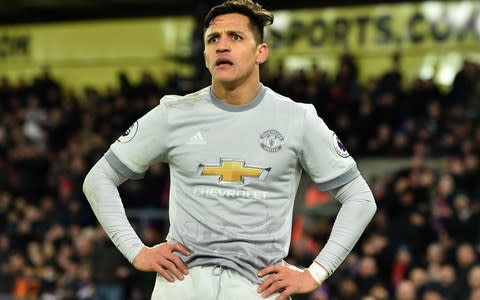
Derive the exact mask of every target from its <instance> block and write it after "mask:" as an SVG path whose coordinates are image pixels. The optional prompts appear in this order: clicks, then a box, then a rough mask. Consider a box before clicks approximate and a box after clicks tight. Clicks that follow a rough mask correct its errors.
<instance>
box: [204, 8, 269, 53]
mask: <svg viewBox="0 0 480 300" xmlns="http://www.w3.org/2000/svg"><path fill="white" fill-rule="evenodd" d="M231 13H237V14H241V15H244V16H247V17H248V19H249V20H250V24H249V26H250V28H251V29H252V31H253V35H254V36H255V40H256V41H257V44H260V43H262V42H263V28H264V27H265V26H267V25H270V24H272V23H273V13H272V12H270V11H268V10H266V9H264V8H262V6H261V5H260V4H258V3H256V2H254V1H252V0H227V1H225V2H223V3H222V4H219V5H217V6H214V7H213V8H212V9H210V11H209V12H208V14H207V16H206V17H205V19H204V21H203V33H204V34H205V31H206V30H207V28H208V27H209V26H210V24H211V22H212V20H213V19H215V17H217V16H220V15H225V14H231Z"/></svg>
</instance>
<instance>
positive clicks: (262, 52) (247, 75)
mask: <svg viewBox="0 0 480 300" xmlns="http://www.w3.org/2000/svg"><path fill="white" fill-rule="evenodd" d="M204 44H205V50H204V56H205V64H206V66H207V68H208V70H209V71H210V74H211V75H212V80H213V82H218V83H221V84H225V85H228V84H233V85H235V84H239V83H243V82H245V81H248V80H258V65H259V64H260V63H262V62H263V61H265V59H266V57H267V46H266V44H259V45H257V44H256V42H255V37H254V34H253V32H252V30H251V29H250V27H249V19H248V17H246V16H244V15H241V14H237V13H233V14H225V15H220V16H217V17H215V18H214V19H213V20H212V22H211V23H210V26H209V27H208V28H207V30H206V31H205V35H204Z"/></svg>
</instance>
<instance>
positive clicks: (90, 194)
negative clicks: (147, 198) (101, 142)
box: [83, 157, 144, 262]
mask: <svg viewBox="0 0 480 300" xmlns="http://www.w3.org/2000/svg"><path fill="white" fill-rule="evenodd" d="M125 181H126V178H125V177H123V176H122V175H120V174H119V173H118V172H116V171H115V170H114V169H113V168H112V167H111V166H110V164H109V163H108V162H107V160H106V159H105V157H102V158H101V159H100V160H99V161H98V162H97V163H96V164H95V165H94V166H93V167H92V169H91V170H90V172H89V173H88V174H87V176H86V177H85V181H84V183H83V192H84V193H85V196H86V198H87V200H88V202H89V203H90V206H91V207H92V210H93V212H94V213H95V216H96V217H97V219H98V221H99V222H100V224H101V225H102V226H103V228H104V229H105V231H106V232H107V234H108V236H109V237H110V239H111V240H112V241H113V243H114V244H115V246H116V247H117V248H118V249H119V250H120V252H121V253H122V254H123V255H124V256H125V257H126V258H127V259H128V260H129V261H130V262H133V260H134V258H135V257H136V256H137V255H138V253H139V252H140V250H141V249H142V248H143V247H144V244H143V243H142V241H141V240H140V238H139V237H138V235H137V234H136V232H135V230H134V229H133V227H132V226H131V224H130V222H129V221H128V219H127V216H126V214H125V208H124V206H123V203H122V199H121V198H120V194H119V192H118V186H119V185H120V184H122V183H123V182H125Z"/></svg>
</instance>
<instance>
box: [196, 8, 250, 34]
mask: <svg viewBox="0 0 480 300" xmlns="http://www.w3.org/2000/svg"><path fill="white" fill-rule="evenodd" d="M249 24H250V19H249V18H248V17H247V16H245V15H242V14H238V13H231V14H224V15H219V16H216V17H215V18H213V19H212V21H210V25H209V26H208V28H207V30H206V31H205V33H206V34H208V33H211V32H216V31H226V30H229V31H231V30H233V31H250V28H249Z"/></svg>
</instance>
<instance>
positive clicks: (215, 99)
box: [209, 83, 267, 112]
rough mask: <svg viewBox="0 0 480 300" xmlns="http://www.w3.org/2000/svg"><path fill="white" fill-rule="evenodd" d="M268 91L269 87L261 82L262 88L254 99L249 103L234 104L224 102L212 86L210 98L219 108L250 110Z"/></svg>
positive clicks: (233, 110)
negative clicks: (216, 94)
mask: <svg viewBox="0 0 480 300" xmlns="http://www.w3.org/2000/svg"><path fill="white" fill-rule="evenodd" d="M266 91H267V88H266V87H265V86H264V85H263V84H261V83H260V89H259V90H258V93H257V95H256V96H255V98H253V100H252V101H250V102H248V103H247V104H242V105H232V104H228V103H225V102H223V101H222V100H220V99H219V98H218V97H217V96H215V94H214V93H213V90H212V87H211V86H210V88H209V92H210V98H211V99H212V103H213V104H215V106H217V107H218V108H220V109H222V110H226V111H232V112H240V111H245V110H250V109H252V108H254V107H255V106H257V105H258V104H259V103H260V102H261V101H262V99H263V96H265V92H266Z"/></svg>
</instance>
